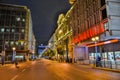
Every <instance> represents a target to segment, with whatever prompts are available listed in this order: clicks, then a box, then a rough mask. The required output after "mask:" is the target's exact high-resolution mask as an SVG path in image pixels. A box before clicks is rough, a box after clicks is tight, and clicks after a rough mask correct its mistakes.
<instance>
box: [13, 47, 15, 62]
mask: <svg viewBox="0 0 120 80" xmlns="http://www.w3.org/2000/svg"><path fill="white" fill-rule="evenodd" d="M12 50H13V54H12V62H14V61H15V55H16V52H15V50H16V48H15V47H13V48H12Z"/></svg>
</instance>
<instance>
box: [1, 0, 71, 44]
mask: <svg viewBox="0 0 120 80" xmlns="http://www.w3.org/2000/svg"><path fill="white" fill-rule="evenodd" d="M68 1H69V0H2V2H3V3H9V4H17V5H26V6H27V7H28V8H29V9H30V10H31V14H32V22H33V31H34V34H35V38H36V40H37V43H38V44H43V45H46V44H47V42H48V40H49V39H50V37H51V35H52V34H53V33H54V31H55V29H56V27H57V18H58V15H59V14H60V13H66V12H67V10H68V9H69V8H70V6H71V5H70V4H69V2H68Z"/></svg>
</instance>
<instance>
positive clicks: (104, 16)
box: [102, 9, 107, 19]
mask: <svg viewBox="0 0 120 80" xmlns="http://www.w3.org/2000/svg"><path fill="white" fill-rule="evenodd" d="M105 18H107V11H106V9H103V10H102V19H105Z"/></svg>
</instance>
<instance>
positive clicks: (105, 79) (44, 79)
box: [0, 59, 120, 80]
mask: <svg viewBox="0 0 120 80" xmlns="http://www.w3.org/2000/svg"><path fill="white" fill-rule="evenodd" d="M18 66H19V67H18V68H16V67H15V65H14V64H9V65H7V64H6V65H4V66H0V78H1V79H0V80H120V73H116V72H110V71H104V70H98V69H93V68H91V67H90V66H86V65H78V64H70V63H59V62H57V61H51V60H46V59H40V60H36V61H29V62H24V63H20V64H19V65H18Z"/></svg>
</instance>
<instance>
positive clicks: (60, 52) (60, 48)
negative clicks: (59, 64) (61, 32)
mask: <svg viewBox="0 0 120 80" xmlns="http://www.w3.org/2000/svg"><path fill="white" fill-rule="evenodd" d="M57 52H58V54H59V55H63V54H64V50H63V48H62V45H59V46H58V47H57Z"/></svg>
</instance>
